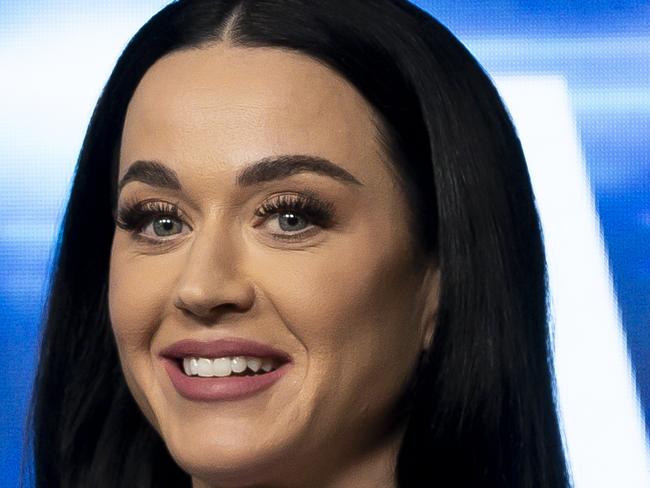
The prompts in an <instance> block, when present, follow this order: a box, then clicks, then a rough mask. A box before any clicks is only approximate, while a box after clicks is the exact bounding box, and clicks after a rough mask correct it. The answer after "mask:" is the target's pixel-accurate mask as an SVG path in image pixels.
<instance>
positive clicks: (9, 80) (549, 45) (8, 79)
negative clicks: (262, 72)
mask: <svg viewBox="0 0 650 488" xmlns="http://www.w3.org/2000/svg"><path fill="white" fill-rule="evenodd" d="M165 3H166V2H160V1H136V0H130V1H113V2H101V1H98V0H85V1H81V0H79V1H74V0H71V1H36V0H31V1H7V0H0V66H2V68H0V69H1V70H2V73H3V74H2V75H1V76H0V78H2V79H3V81H0V209H2V219H0V368H1V369H2V371H3V373H2V375H1V376H0V398H2V403H3V408H2V409H0V486H18V476H19V464H20V457H21V448H22V440H23V428H24V425H23V423H24V417H25V412H26V408H27V403H28V398H29V394H30V391H31V381H32V376H33V373H34V367H35V366H34V365H35V361H36V341H37V336H38V330H39V321H40V315H41V313H42V307H43V300H44V290H45V289H46V279H47V273H48V270H49V266H50V262H51V256H52V246H53V243H54V239H55V235H56V228H57V225H58V223H59V222H60V217H61V215H62V211H63V208H64V202H65V196H66V193H67V190H68V189H69V178H70V176H71V174H72V170H73V167H74V162H75V160H76V153H77V152H78V150H79V147H80V144H81V139H82V137H83V133H84V130H85V125H86V124H87V122H88V119H89V117H90V113H91V110H92V107H93V104H94V102H95V100H96V98H97V96H98V95H99V91H100V90H101V87H102V85H103V83H104V82H105V81H106V79H107V76H108V74H109V72H110V69H111V67H112V64H113V63H114V61H115V60H116V58H117V55H118V54H119V51H120V50H121V49H122V48H123V47H124V45H125V43H126V42H127V41H128V38H129V37H130V35H132V34H133V33H135V31H136V30H137V28H138V27H139V26H140V25H141V24H142V23H143V22H144V21H145V20H146V19H147V18H148V17H149V16H151V15H152V14H153V13H155V12H156V11H157V10H158V9H159V8H160V7H161V6H162V5H164V4H165ZM415 3H417V4H418V5H419V6H421V7H423V8H425V9H427V10H428V11H429V12H431V13H432V14H433V15H434V16H435V17H437V18H438V19H439V20H441V21H442V23H443V24H445V25H446V26H447V27H449V28H450V30H451V31H452V32H454V33H455V34H456V35H457V36H458V37H459V38H460V39H461V40H462V41H463V42H464V43H465V44H466V45H467V46H468V48H469V49H470V51H472V53H474V55H475V56H476V57H477V59H478V60H479V61H480V62H481V63H482V64H483V66H484V67H485V68H486V70H487V71H488V72H489V73H490V74H491V75H493V76H494V75H502V74H534V75H538V74H553V75H557V74H560V75H563V76H564V77H565V78H566V80H567V82H568V87H569V94H570V98H571V102H572V108H573V111H574V115H575V118H576V124H577V130H578V133H579V137H580V143H581V146H582V151H583V153H584V156H585V159H586V165H587V172H588V175H589V180H590V184H591V188H592V191H593V196H594V199H595V203H596V208H597V211H598V214H599V218H600V222H601V226H602V231H603V236H604V241H605V244H606V251H607V253H608V256H609V265H610V269H611V273H612V279H613V283H614V287H615V290H616V294H617V299H618V304H619V307H620V313H621V317H622V323H623V328H624V331H625V334H626V337H627V346H628V350H629V354H630V358H631V361H632V364H633V366H634V370H635V373H636V378H635V381H636V384H637V387H638V390H639V397H640V400H641V402H642V405H643V411H644V413H645V417H646V418H650V332H649V326H650V150H649V149H650V136H649V130H648V127H650V2H638V1H637V2H635V1H629V0H621V1H598V0H591V1H574V2H566V1H562V2H560V1H548V0H546V1H537V0H535V1H530V0H529V1H515V0H509V1H508V0H490V1H474V2H464V3H462V2H457V1H451V0H440V1H435V2H434V1H420V2H415ZM79 26H85V27H86V28H85V30H84V29H80V27H79ZM116 26H117V27H119V29H116ZM111 32H113V33H114V35H112V36H111V35H109V34H110V33H111ZM95 33H96V36H95ZM102 36H103V37H102ZM106 39H108V41H106ZM94 42H100V43H101V47H100V48H97V49H98V52H94V50H96V46H95V45H94V44H93V43H94ZM107 42H108V43H109V44H110V45H107ZM80 46H81V47H80ZM68 48H70V49H71V51H74V53H76V54H75V56H76V58H74V59H73V58H70V57H67V55H66V51H67V50H68ZM53 51H54V52H53ZM102 56H103V58H106V59H103V58H102ZM96 58H102V59H101V61H98V60H97V59H96ZM93 62H95V63H99V64H92V63H93ZM88 63H91V66H93V67H95V71H94V72H93V75H92V78H76V77H75V76H69V77H65V76H66V75H67V74H70V72H68V73H66V70H71V69H75V67H76V69H77V70H78V72H79V73H82V72H84V71H87V68H86V67H85V66H87V65H88ZM72 74H73V75H74V73H72ZM62 80H63V81H62ZM57 83H64V85H57ZM76 83H78V84H79V85H78V86H75V84H76ZM61 86H65V87H67V89H65V90H61V89H60V87H61ZM84 90H85V91H84ZM57 97H58V98H57ZM52 100H55V101H54V102H52ZM61 107H70V110H61ZM646 425H647V424H646Z"/></svg>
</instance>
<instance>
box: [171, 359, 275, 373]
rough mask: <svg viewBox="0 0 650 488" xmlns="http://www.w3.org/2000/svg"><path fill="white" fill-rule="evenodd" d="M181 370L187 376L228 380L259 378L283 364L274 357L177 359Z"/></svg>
mask: <svg viewBox="0 0 650 488" xmlns="http://www.w3.org/2000/svg"><path fill="white" fill-rule="evenodd" d="M176 363H177V364H178V367H179V369H181V370H183V372H184V373H185V374H186V375H187V376H200V377H202V378H213V377H217V378H227V377H231V376H239V377H241V376H259V375H263V374H266V373H270V372H271V371H275V370H276V369H278V368H279V367H280V366H282V364H284V363H282V362H281V361H280V360H278V359H276V358H272V357H264V358H261V357H255V356H225V357H220V358H202V357H194V356H189V357H184V358H178V359H176Z"/></svg>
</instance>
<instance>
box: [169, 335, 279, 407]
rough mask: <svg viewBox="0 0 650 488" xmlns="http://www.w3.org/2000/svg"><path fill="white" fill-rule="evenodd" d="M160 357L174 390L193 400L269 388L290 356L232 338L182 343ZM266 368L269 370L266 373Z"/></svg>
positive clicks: (217, 398) (240, 396)
mask: <svg viewBox="0 0 650 488" xmlns="http://www.w3.org/2000/svg"><path fill="white" fill-rule="evenodd" d="M160 358H161V360H162V361H163V365H164V367H165V370H166V371H167V374H168V375H169V378H170V380H171V382H172V385H173V386H174V388H175V389H176V391H177V392H178V393H179V394H180V395H181V396H183V397H184V398H187V399H189V400H194V401H220V400H239V399H243V398H247V397H250V396H252V395H255V394H257V393H260V392H262V391H264V390H266V389H268V388H270V387H271V386H273V385H274V384H275V383H276V382H277V381H278V380H279V379H280V378H281V377H282V376H284V374H285V373H286V372H287V371H288V370H289V367H290V364H291V357H290V356H289V355H288V354H287V353H285V352H284V351H280V350H278V349H275V348H273V347H270V346H267V345H265V344H260V343H257V342H253V341H249V340H245V339H236V338H232V339H220V340H216V341H208V342H201V341H193V340H182V341H179V342H176V343H175V344H172V345H171V346H169V347H167V348H165V349H163V350H162V351H161V352H160ZM190 358H191V359H193V361H191V359H190ZM184 360H185V363H184ZM231 361H232V362H231ZM190 362H192V367H191V368H190V366H189V364H190ZM231 364H232V369H231ZM246 364H248V367H247V368H246ZM262 364H263V365H264V366H261V365H262ZM269 365H272V367H271V370H270V371H266V370H268V369H269ZM224 368H225V369H224ZM243 368H246V369H245V371H244V369H243ZM190 369H192V371H190ZM197 373H198V374H200V376H196V375H195V374H197ZM213 374H216V375H218V376H212V375H213Z"/></svg>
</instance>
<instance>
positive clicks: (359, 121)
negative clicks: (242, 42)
mask: <svg viewBox="0 0 650 488" xmlns="http://www.w3.org/2000/svg"><path fill="white" fill-rule="evenodd" d="M374 120H375V119H374V114H373V111H372V108H371V107H370V105H369V104H368V103H367V102H366V101H365V99H364V98H363V97H362V96H361V95H360V94H359V92H358V91H357V90H356V89H355V88H354V87H353V86H352V85H351V84H350V83H349V82H347V80H345V79H344V78H343V77H341V76H339V75H338V74H337V73H335V72H334V71H333V70H331V69H330V68H328V67H326V66H325V65H323V64H322V63H319V62H318V61H316V60H314V59H312V58H310V57H308V56H305V55H302V54H299V53H294V52H290V51H287V50H283V49H279V48H266V47H255V48H245V47H233V46H229V45H226V44H224V43H220V44H216V45H212V46H210V47H205V48H201V49H192V50H184V51H178V52H174V53H172V54H170V55H168V56H165V57H163V58H162V59H160V60H159V61H157V62H156V63H155V64H154V65H153V66H152V67H151V68H150V69H149V70H148V71H147V73H146V74H145V76H144V77H143V79H142V80H141V82H140V84H139V85H138V87H137V89H136V91H135V93H134V95H133V97H132V100H131V102H130V104H129V107H128V111H127V116H126V120H125V125H124V131H123V138H122V146H121V153H120V174H124V172H125V171H126V169H127V166H128V164H129V163H130V162H133V161H136V160H138V159H157V160H161V161H164V162H165V164H170V165H177V166H181V170H182V166H183V165H187V164H189V163H191V164H192V168H193V169H194V170H197V169H198V170H199V171H201V168H202V167H204V169H205V171H206V172H209V171H214V170H215V169H224V170H233V171H236V170H237V168H238V167H240V166H243V165H245V164H246V163H247V162H249V161H252V160H257V159H262V158H265V157H269V156H270V155H274V154H309V155H316V156H320V157H324V158H327V159H330V160H332V161H334V162H336V164H339V165H340V166H343V167H344V168H345V169H347V170H348V171H350V172H351V173H352V174H357V175H360V176H361V175H363V174H366V175H367V176H366V178H364V179H367V178H370V179H377V178H379V179H380V180H385V179H386V177H387V169H388V168H386V167H383V168H382V166H384V163H382V162H380V160H382V159H383V158H382V156H381V155H382V151H381V148H380V145H379V143H378V142H377V129H376V125H375V122H374ZM368 173H369V174H368ZM373 173H374V175H373ZM362 178H363V177H362Z"/></svg>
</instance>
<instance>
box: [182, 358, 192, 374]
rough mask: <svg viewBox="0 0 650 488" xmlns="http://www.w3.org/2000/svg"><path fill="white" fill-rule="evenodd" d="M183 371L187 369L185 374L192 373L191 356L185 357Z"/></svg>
mask: <svg viewBox="0 0 650 488" xmlns="http://www.w3.org/2000/svg"><path fill="white" fill-rule="evenodd" d="M183 371H185V374H186V375H188V376H189V375H191V374H192V370H191V369H190V358H185V359H183Z"/></svg>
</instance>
